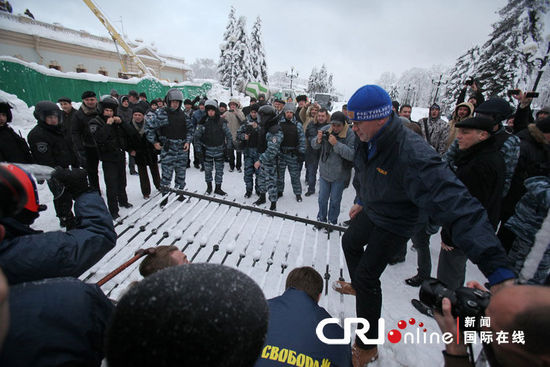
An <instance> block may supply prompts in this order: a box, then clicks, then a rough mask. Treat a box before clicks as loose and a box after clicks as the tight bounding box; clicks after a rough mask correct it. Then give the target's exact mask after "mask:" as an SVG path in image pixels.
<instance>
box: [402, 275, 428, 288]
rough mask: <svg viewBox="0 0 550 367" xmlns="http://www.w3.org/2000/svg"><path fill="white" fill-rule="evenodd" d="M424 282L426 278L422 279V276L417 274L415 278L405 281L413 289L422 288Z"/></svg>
mask: <svg viewBox="0 0 550 367" xmlns="http://www.w3.org/2000/svg"><path fill="white" fill-rule="evenodd" d="M423 281H424V278H422V277H421V276H420V275H418V274H416V275H415V276H414V277H412V278H409V279H405V283H407V284H408V285H410V286H411V287H420V286H421V285H422V282H423Z"/></svg>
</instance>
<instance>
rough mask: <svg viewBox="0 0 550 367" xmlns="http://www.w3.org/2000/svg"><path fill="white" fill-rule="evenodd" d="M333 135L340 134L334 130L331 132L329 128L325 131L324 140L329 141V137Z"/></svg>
mask: <svg viewBox="0 0 550 367" xmlns="http://www.w3.org/2000/svg"><path fill="white" fill-rule="evenodd" d="M331 135H334V136H338V134H335V133H334V132H331V131H328V130H325V131H323V140H327V141H328V137H329V136H331Z"/></svg>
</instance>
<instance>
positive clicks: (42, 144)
mask: <svg viewBox="0 0 550 367" xmlns="http://www.w3.org/2000/svg"><path fill="white" fill-rule="evenodd" d="M36 149H37V150H38V152H40V153H46V152H47V151H48V143H46V142H40V143H36Z"/></svg>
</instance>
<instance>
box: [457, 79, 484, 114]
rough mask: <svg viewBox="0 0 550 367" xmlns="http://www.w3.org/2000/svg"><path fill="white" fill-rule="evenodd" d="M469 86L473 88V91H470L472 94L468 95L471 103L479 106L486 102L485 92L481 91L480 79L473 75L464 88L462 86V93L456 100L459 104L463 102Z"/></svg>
mask: <svg viewBox="0 0 550 367" xmlns="http://www.w3.org/2000/svg"><path fill="white" fill-rule="evenodd" d="M468 87H470V89H471V90H472V92H471V93H470V96H469V97H468V103H471V104H473V105H474V107H477V106H479V105H480V104H482V103H483V102H485V98H484V97H483V93H481V87H480V85H479V81H477V80H475V79H474V78H473V77H472V78H469V79H468V80H466V82H465V83H464V88H462V90H461V91H460V94H459V95H458V99H457V100H456V104H457V106H458V105H459V104H461V103H462V102H464V99H465V98H466V91H467V90H468Z"/></svg>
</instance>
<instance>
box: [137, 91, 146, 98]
mask: <svg viewBox="0 0 550 367" xmlns="http://www.w3.org/2000/svg"><path fill="white" fill-rule="evenodd" d="M139 96H140V97H144V98H147V94H145V92H140V93H139Z"/></svg>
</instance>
